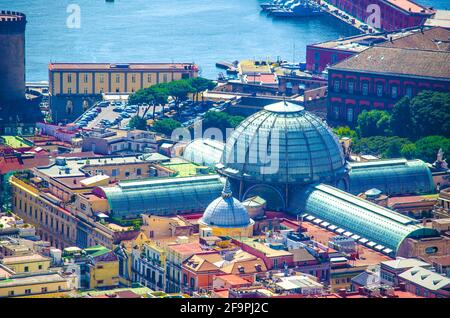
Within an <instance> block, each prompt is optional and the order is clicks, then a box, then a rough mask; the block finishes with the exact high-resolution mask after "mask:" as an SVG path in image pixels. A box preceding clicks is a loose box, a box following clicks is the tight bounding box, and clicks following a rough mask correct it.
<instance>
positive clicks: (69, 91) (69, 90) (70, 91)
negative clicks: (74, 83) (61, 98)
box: [67, 87, 72, 95]
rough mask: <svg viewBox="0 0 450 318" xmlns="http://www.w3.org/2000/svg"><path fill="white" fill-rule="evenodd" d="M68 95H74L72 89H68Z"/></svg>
mask: <svg viewBox="0 0 450 318" xmlns="http://www.w3.org/2000/svg"><path fill="white" fill-rule="evenodd" d="M67 94H69V95H70V94H72V87H69V88H67Z"/></svg>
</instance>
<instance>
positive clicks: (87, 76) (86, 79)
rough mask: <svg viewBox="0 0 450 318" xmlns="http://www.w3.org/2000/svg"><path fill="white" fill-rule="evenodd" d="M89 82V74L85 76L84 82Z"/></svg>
mask: <svg viewBox="0 0 450 318" xmlns="http://www.w3.org/2000/svg"><path fill="white" fill-rule="evenodd" d="M88 80H89V75H88V74H84V82H85V83H87V82H88Z"/></svg>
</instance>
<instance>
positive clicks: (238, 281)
mask: <svg viewBox="0 0 450 318" xmlns="http://www.w3.org/2000/svg"><path fill="white" fill-rule="evenodd" d="M216 278H218V279H221V280H223V281H224V282H227V283H228V284H230V285H233V286H236V285H247V284H249V283H250V282H249V281H248V280H246V279H243V278H242V277H240V276H238V275H235V274H228V275H220V276H216Z"/></svg>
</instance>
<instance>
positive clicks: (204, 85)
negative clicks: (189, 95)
mask: <svg viewBox="0 0 450 318" xmlns="http://www.w3.org/2000/svg"><path fill="white" fill-rule="evenodd" d="M188 83H189V84H190V85H191V87H192V88H193V89H194V100H195V101H196V102H198V95H199V94H200V93H201V92H203V91H205V90H210V89H213V88H214V87H216V84H215V83H214V82H213V81H211V80H209V79H206V78H203V77H194V78H191V79H189V80H188Z"/></svg>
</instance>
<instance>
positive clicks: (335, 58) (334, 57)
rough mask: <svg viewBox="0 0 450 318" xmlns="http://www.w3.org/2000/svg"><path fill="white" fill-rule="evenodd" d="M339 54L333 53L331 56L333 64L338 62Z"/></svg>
mask: <svg viewBox="0 0 450 318" xmlns="http://www.w3.org/2000/svg"><path fill="white" fill-rule="evenodd" d="M337 60H338V59H337V55H336V54H333V55H332V56H331V64H336V62H337Z"/></svg>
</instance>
